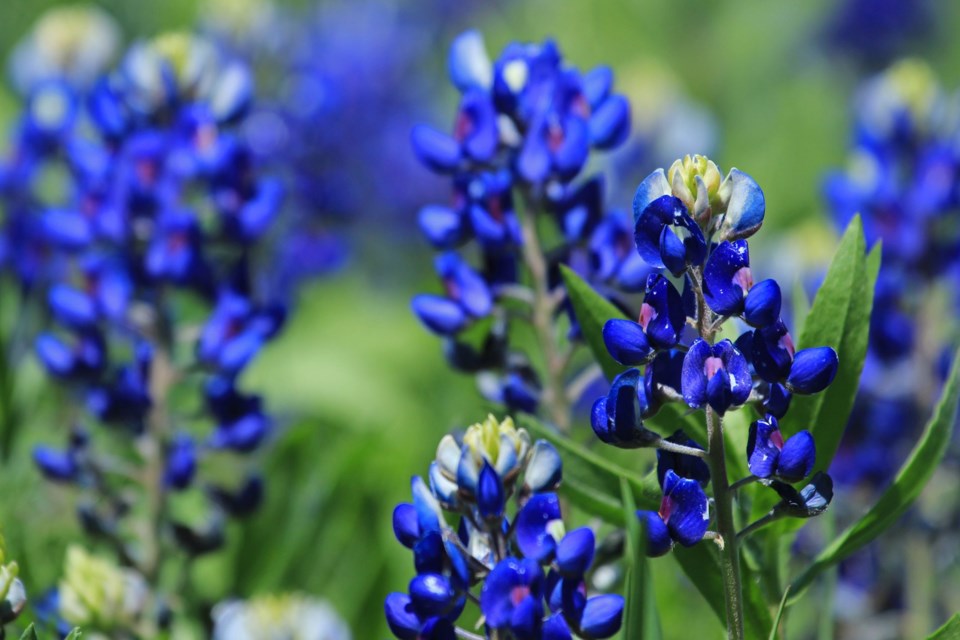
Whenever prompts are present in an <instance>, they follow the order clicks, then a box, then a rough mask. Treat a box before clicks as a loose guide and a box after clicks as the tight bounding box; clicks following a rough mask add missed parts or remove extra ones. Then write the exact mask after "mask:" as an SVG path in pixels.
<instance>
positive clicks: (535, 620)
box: [510, 595, 543, 640]
mask: <svg viewBox="0 0 960 640" xmlns="http://www.w3.org/2000/svg"><path fill="white" fill-rule="evenodd" d="M542 624H543V602H542V600H541V599H540V598H538V597H535V596H532V595H528V596H526V597H524V598H523V599H521V600H520V602H519V603H517V605H516V606H515V607H514V609H513V615H511V616H510V631H511V632H512V634H513V636H514V637H515V638H517V640H540V627H541V625H542Z"/></svg>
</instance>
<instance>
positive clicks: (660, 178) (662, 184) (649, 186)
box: [633, 169, 672, 266]
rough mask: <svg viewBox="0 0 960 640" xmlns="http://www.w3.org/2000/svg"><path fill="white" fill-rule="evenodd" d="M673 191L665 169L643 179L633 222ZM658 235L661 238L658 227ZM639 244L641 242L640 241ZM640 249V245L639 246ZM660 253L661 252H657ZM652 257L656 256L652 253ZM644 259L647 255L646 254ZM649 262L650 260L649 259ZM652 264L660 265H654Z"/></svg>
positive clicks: (635, 197)
mask: <svg viewBox="0 0 960 640" xmlns="http://www.w3.org/2000/svg"><path fill="white" fill-rule="evenodd" d="M671 193H672V191H671V189H670V183H669V182H668V181H667V175H666V173H664V171H663V169H657V170H656V171H654V172H653V173H651V174H650V175H648V176H647V177H646V178H644V179H643V182H641V183H640V184H639V186H637V191H636V193H635V194H634V196H633V222H634V224H635V225H636V224H637V223H638V222H639V221H640V218H641V216H642V215H643V212H644V211H646V209H647V207H648V206H650V204H651V203H652V202H653V201H654V200H656V199H658V198H661V197H663V196H669V195H671ZM656 237H657V238H658V239H659V238H660V230H659V229H657V232H656ZM638 245H639V243H638ZM638 250H639V246H638ZM657 253H658V254H659V252H657ZM640 255H641V256H644V251H642V250H641V251H640ZM651 257H656V256H654V255H653V254H651ZM644 259H646V257H645V256H644ZM647 262H649V260H648V261H647ZM651 264H652V266H658V265H653V263H651Z"/></svg>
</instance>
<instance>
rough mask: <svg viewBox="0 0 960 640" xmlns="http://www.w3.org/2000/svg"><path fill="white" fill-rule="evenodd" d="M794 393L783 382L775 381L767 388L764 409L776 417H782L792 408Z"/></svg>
mask: <svg viewBox="0 0 960 640" xmlns="http://www.w3.org/2000/svg"><path fill="white" fill-rule="evenodd" d="M792 399H793V394H792V393H790V392H789V391H787V388H786V387H784V386H783V385H782V384H780V383H777V382H774V383H772V384H770V385H769V386H768V388H767V392H766V393H765V394H764V398H763V410H764V411H765V412H766V413H768V414H770V415H772V416H773V417H775V418H782V417H783V416H785V415H786V413H787V410H788V409H789V408H790V401H791V400H792Z"/></svg>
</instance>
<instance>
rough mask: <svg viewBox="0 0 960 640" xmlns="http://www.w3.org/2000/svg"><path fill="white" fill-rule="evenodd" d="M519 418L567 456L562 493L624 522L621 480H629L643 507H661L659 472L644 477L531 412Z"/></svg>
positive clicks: (588, 508)
mask: <svg viewBox="0 0 960 640" xmlns="http://www.w3.org/2000/svg"><path fill="white" fill-rule="evenodd" d="M517 421H518V423H519V424H520V426H522V427H523V428H525V429H526V430H527V431H529V432H530V433H531V435H533V436H534V437H535V438H542V439H544V440H546V441H548V442H550V443H551V444H552V445H553V446H554V447H556V448H557V451H559V452H560V457H561V458H562V459H563V484H561V485H560V493H561V494H563V495H565V496H567V497H568V498H569V499H570V501H571V502H573V503H574V504H575V505H577V506H578V507H580V508H581V509H583V510H584V511H586V512H587V513H590V514H592V515H595V516H597V517H599V518H602V519H603V520H605V521H607V522H610V523H611V524H615V525H618V526H623V525H624V520H623V502H622V500H621V492H620V483H621V480H624V481H626V482H627V484H628V485H629V487H630V489H631V491H632V492H633V499H634V502H635V503H636V504H639V505H640V508H642V509H657V508H659V506H660V498H661V495H660V486H659V484H658V483H657V479H656V474H651V475H650V476H648V477H646V478H641V477H640V476H638V475H636V474H634V473H633V472H631V471H629V470H627V469H624V468H623V467H620V466H618V465H616V464H614V463H612V462H609V461H607V460H605V459H604V458H603V457H602V456H601V455H599V454H597V453H594V452H593V451H590V450H589V449H587V448H586V447H584V446H583V445H581V444H578V443H576V442H574V441H573V440H571V439H570V438H568V437H566V436H562V435H560V434H558V433H557V432H555V431H553V430H551V429H549V428H547V427H546V426H544V425H542V424H541V423H540V422H538V421H537V420H536V419H535V418H533V417H531V416H527V415H522V416H519V417H518V418H517Z"/></svg>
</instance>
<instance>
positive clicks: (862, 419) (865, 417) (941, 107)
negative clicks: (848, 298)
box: [824, 61, 960, 485]
mask: <svg viewBox="0 0 960 640" xmlns="http://www.w3.org/2000/svg"><path fill="white" fill-rule="evenodd" d="M955 117H956V114H955V113H954V112H953V111H951V108H950V106H949V102H948V98H947V96H946V95H945V93H944V91H943V89H942V88H941V87H940V86H939V84H938V83H937V80H936V78H935V77H934V76H933V73H932V72H931V71H930V69H928V68H927V67H926V66H925V65H923V64H922V63H920V62H917V61H903V62H900V63H898V64H896V65H894V66H893V67H891V68H890V69H889V70H887V71H886V72H884V73H882V74H880V75H879V76H876V77H875V78H873V79H871V80H870V81H869V82H867V83H866V85H865V86H864V87H863V88H862V90H861V92H860V94H859V98H858V102H857V109H856V123H855V132H854V140H853V145H852V149H851V153H850V162H849V166H848V168H847V169H846V170H841V171H835V172H833V173H831V174H830V175H829V176H828V177H827V178H826V181H825V185H824V190H825V195H826V199H827V202H828V203H829V205H830V209H831V211H832V213H833V215H834V218H835V219H836V222H837V224H838V225H843V224H845V223H846V222H847V221H848V220H849V219H850V218H851V217H852V216H853V215H854V214H855V213H860V214H861V216H862V219H863V226H864V233H865V235H866V238H867V242H868V244H870V245H873V244H876V243H878V242H881V241H882V243H883V255H882V263H881V267H880V273H879V276H878V280H877V287H876V290H875V295H874V308H873V314H872V316H871V327H870V342H869V351H868V354H867V361H866V364H865V365H864V374H863V377H862V379H861V385H860V390H859V396H858V401H857V405H856V408H855V411H854V416H853V419H852V421H851V424H850V426H849V428H848V430H847V432H846V437H845V439H844V441H843V443H842V445H841V451H840V453H839V454H838V462H839V463H840V464H839V465H838V467H839V468H838V471H839V472H840V474H841V476H842V479H843V480H844V481H847V482H851V483H853V482H860V481H866V482H868V483H872V484H875V485H881V484H886V482H887V481H888V479H889V477H890V475H891V474H892V473H893V472H894V471H895V469H896V468H897V465H898V464H899V462H900V460H901V458H902V456H903V455H904V454H905V451H906V450H907V449H908V447H909V446H910V445H911V444H912V442H913V441H914V439H915V437H916V434H917V429H918V428H919V425H920V424H922V420H923V416H925V415H926V414H927V413H928V412H929V407H930V406H932V403H933V396H932V395H931V394H932V393H934V391H935V389H936V388H937V387H938V380H939V379H940V378H941V376H943V375H944V373H945V372H944V371H943V370H942V369H941V368H940V367H941V363H942V362H943V357H942V356H944V355H945V354H947V353H948V352H949V351H950V350H949V349H948V348H947V347H948V346H949V345H950V344H951V342H955V340H956V326H955V325H951V324H949V323H946V324H945V323H943V318H944V317H946V316H949V312H948V311H947V309H948V308H949V307H953V308H960V296H958V295H957V293H956V292H957V291H958V284H957V283H958V282H960V280H958V274H960V225H958V224H957V214H958V211H960V190H958V189H957V184H958V178H960V154H958V152H957V144H956V141H957V135H958V129H957V122H956V119H955ZM938 291H942V292H943V293H942V294H938V293H937V292H938ZM941 296H942V298H943V300H944V302H942V303H938V300H939V299H941ZM938 304H939V305H940V306H938ZM908 425H916V427H914V428H909V427H908ZM854 450H855V451H856V456H855V458H856V463H855V464H850V465H846V464H843V461H844V460H852V459H853V458H852V457H851V456H852V452H853V451H854Z"/></svg>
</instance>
